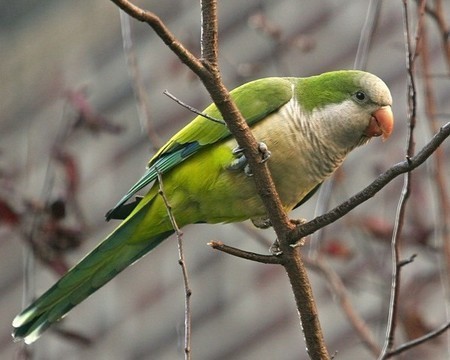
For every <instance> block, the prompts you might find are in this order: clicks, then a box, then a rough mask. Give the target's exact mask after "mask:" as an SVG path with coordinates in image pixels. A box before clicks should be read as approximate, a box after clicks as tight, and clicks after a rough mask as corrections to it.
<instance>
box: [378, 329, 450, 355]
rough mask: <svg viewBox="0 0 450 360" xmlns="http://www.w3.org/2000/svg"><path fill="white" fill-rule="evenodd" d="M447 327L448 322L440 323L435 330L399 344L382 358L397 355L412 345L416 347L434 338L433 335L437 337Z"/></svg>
mask: <svg viewBox="0 0 450 360" xmlns="http://www.w3.org/2000/svg"><path fill="white" fill-rule="evenodd" d="M448 329H450V322H448V323H446V324H444V325H442V326H441V327H439V328H437V329H436V330H433V331H431V332H429V333H428V334H426V335H424V336H421V337H420V338H418V339H414V340H411V341H408V342H407V343H405V344H403V345H401V346H399V347H398V348H396V349H394V350H391V351H389V352H388V353H386V354H385V356H384V359H388V358H391V357H392V356H395V355H398V354H400V353H402V352H405V351H406V350H409V349H411V348H413V347H416V346H418V345H420V344H423V343H424V342H427V341H429V340H431V339H434V338H435V337H438V336H439V335H442V334H443V333H444V332H446V331H447V330H448Z"/></svg>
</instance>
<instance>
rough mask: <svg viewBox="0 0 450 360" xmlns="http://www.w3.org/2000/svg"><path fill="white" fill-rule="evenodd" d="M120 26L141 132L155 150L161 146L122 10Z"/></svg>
mask: <svg viewBox="0 0 450 360" xmlns="http://www.w3.org/2000/svg"><path fill="white" fill-rule="evenodd" d="M120 24H121V27H122V42H123V51H124V53H125V57H126V60H127V65H128V72H129V74H130V78H131V85H132V87H133V91H134V95H135V97H136V103H137V108H138V115H139V122H140V124H141V130H142V131H145V132H146V133H147V136H148V138H149V139H150V142H151V143H152V147H153V149H154V150H157V149H158V148H159V147H161V145H162V144H161V139H160V138H159V136H158V134H157V133H156V131H155V128H154V123H153V122H152V121H151V116H150V105H149V102H148V96H147V91H146V90H145V86H144V84H143V82H142V76H141V71H140V68H139V65H138V61H137V57H136V52H135V50H134V45H133V40H132V38H131V26H130V17H129V15H128V14H126V13H125V12H123V11H122V10H120Z"/></svg>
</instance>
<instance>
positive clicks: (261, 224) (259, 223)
mask: <svg viewBox="0 0 450 360" xmlns="http://www.w3.org/2000/svg"><path fill="white" fill-rule="evenodd" d="M250 220H251V221H252V223H253V225H254V226H255V227H257V228H258V229H268V228H270V227H271V226H272V222H271V221H270V219H269V218H268V217H260V218H253V219H250Z"/></svg>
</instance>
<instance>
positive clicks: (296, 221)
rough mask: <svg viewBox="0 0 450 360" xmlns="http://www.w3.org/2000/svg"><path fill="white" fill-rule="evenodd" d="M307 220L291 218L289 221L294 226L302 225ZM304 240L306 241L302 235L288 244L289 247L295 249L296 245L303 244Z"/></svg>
mask: <svg viewBox="0 0 450 360" xmlns="http://www.w3.org/2000/svg"><path fill="white" fill-rule="evenodd" d="M307 222H308V220H306V219H291V223H292V224H294V225H295V226H299V225H303V224H306V223H307ZM305 241H306V238H304V237H303V238H301V239H300V240H298V241H296V242H295V243H293V244H290V245H289V246H290V247H291V248H294V249H295V248H297V247H300V246H303V245H305Z"/></svg>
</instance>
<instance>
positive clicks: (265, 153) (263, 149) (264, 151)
mask: <svg viewBox="0 0 450 360" xmlns="http://www.w3.org/2000/svg"><path fill="white" fill-rule="evenodd" d="M258 150H259V152H260V153H261V155H262V157H261V161H260V163H261V164H264V163H265V162H266V161H267V160H269V159H270V156H271V155H272V153H271V152H270V150H269V148H268V147H267V145H266V144H265V143H263V142H259V143H258Z"/></svg>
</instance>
